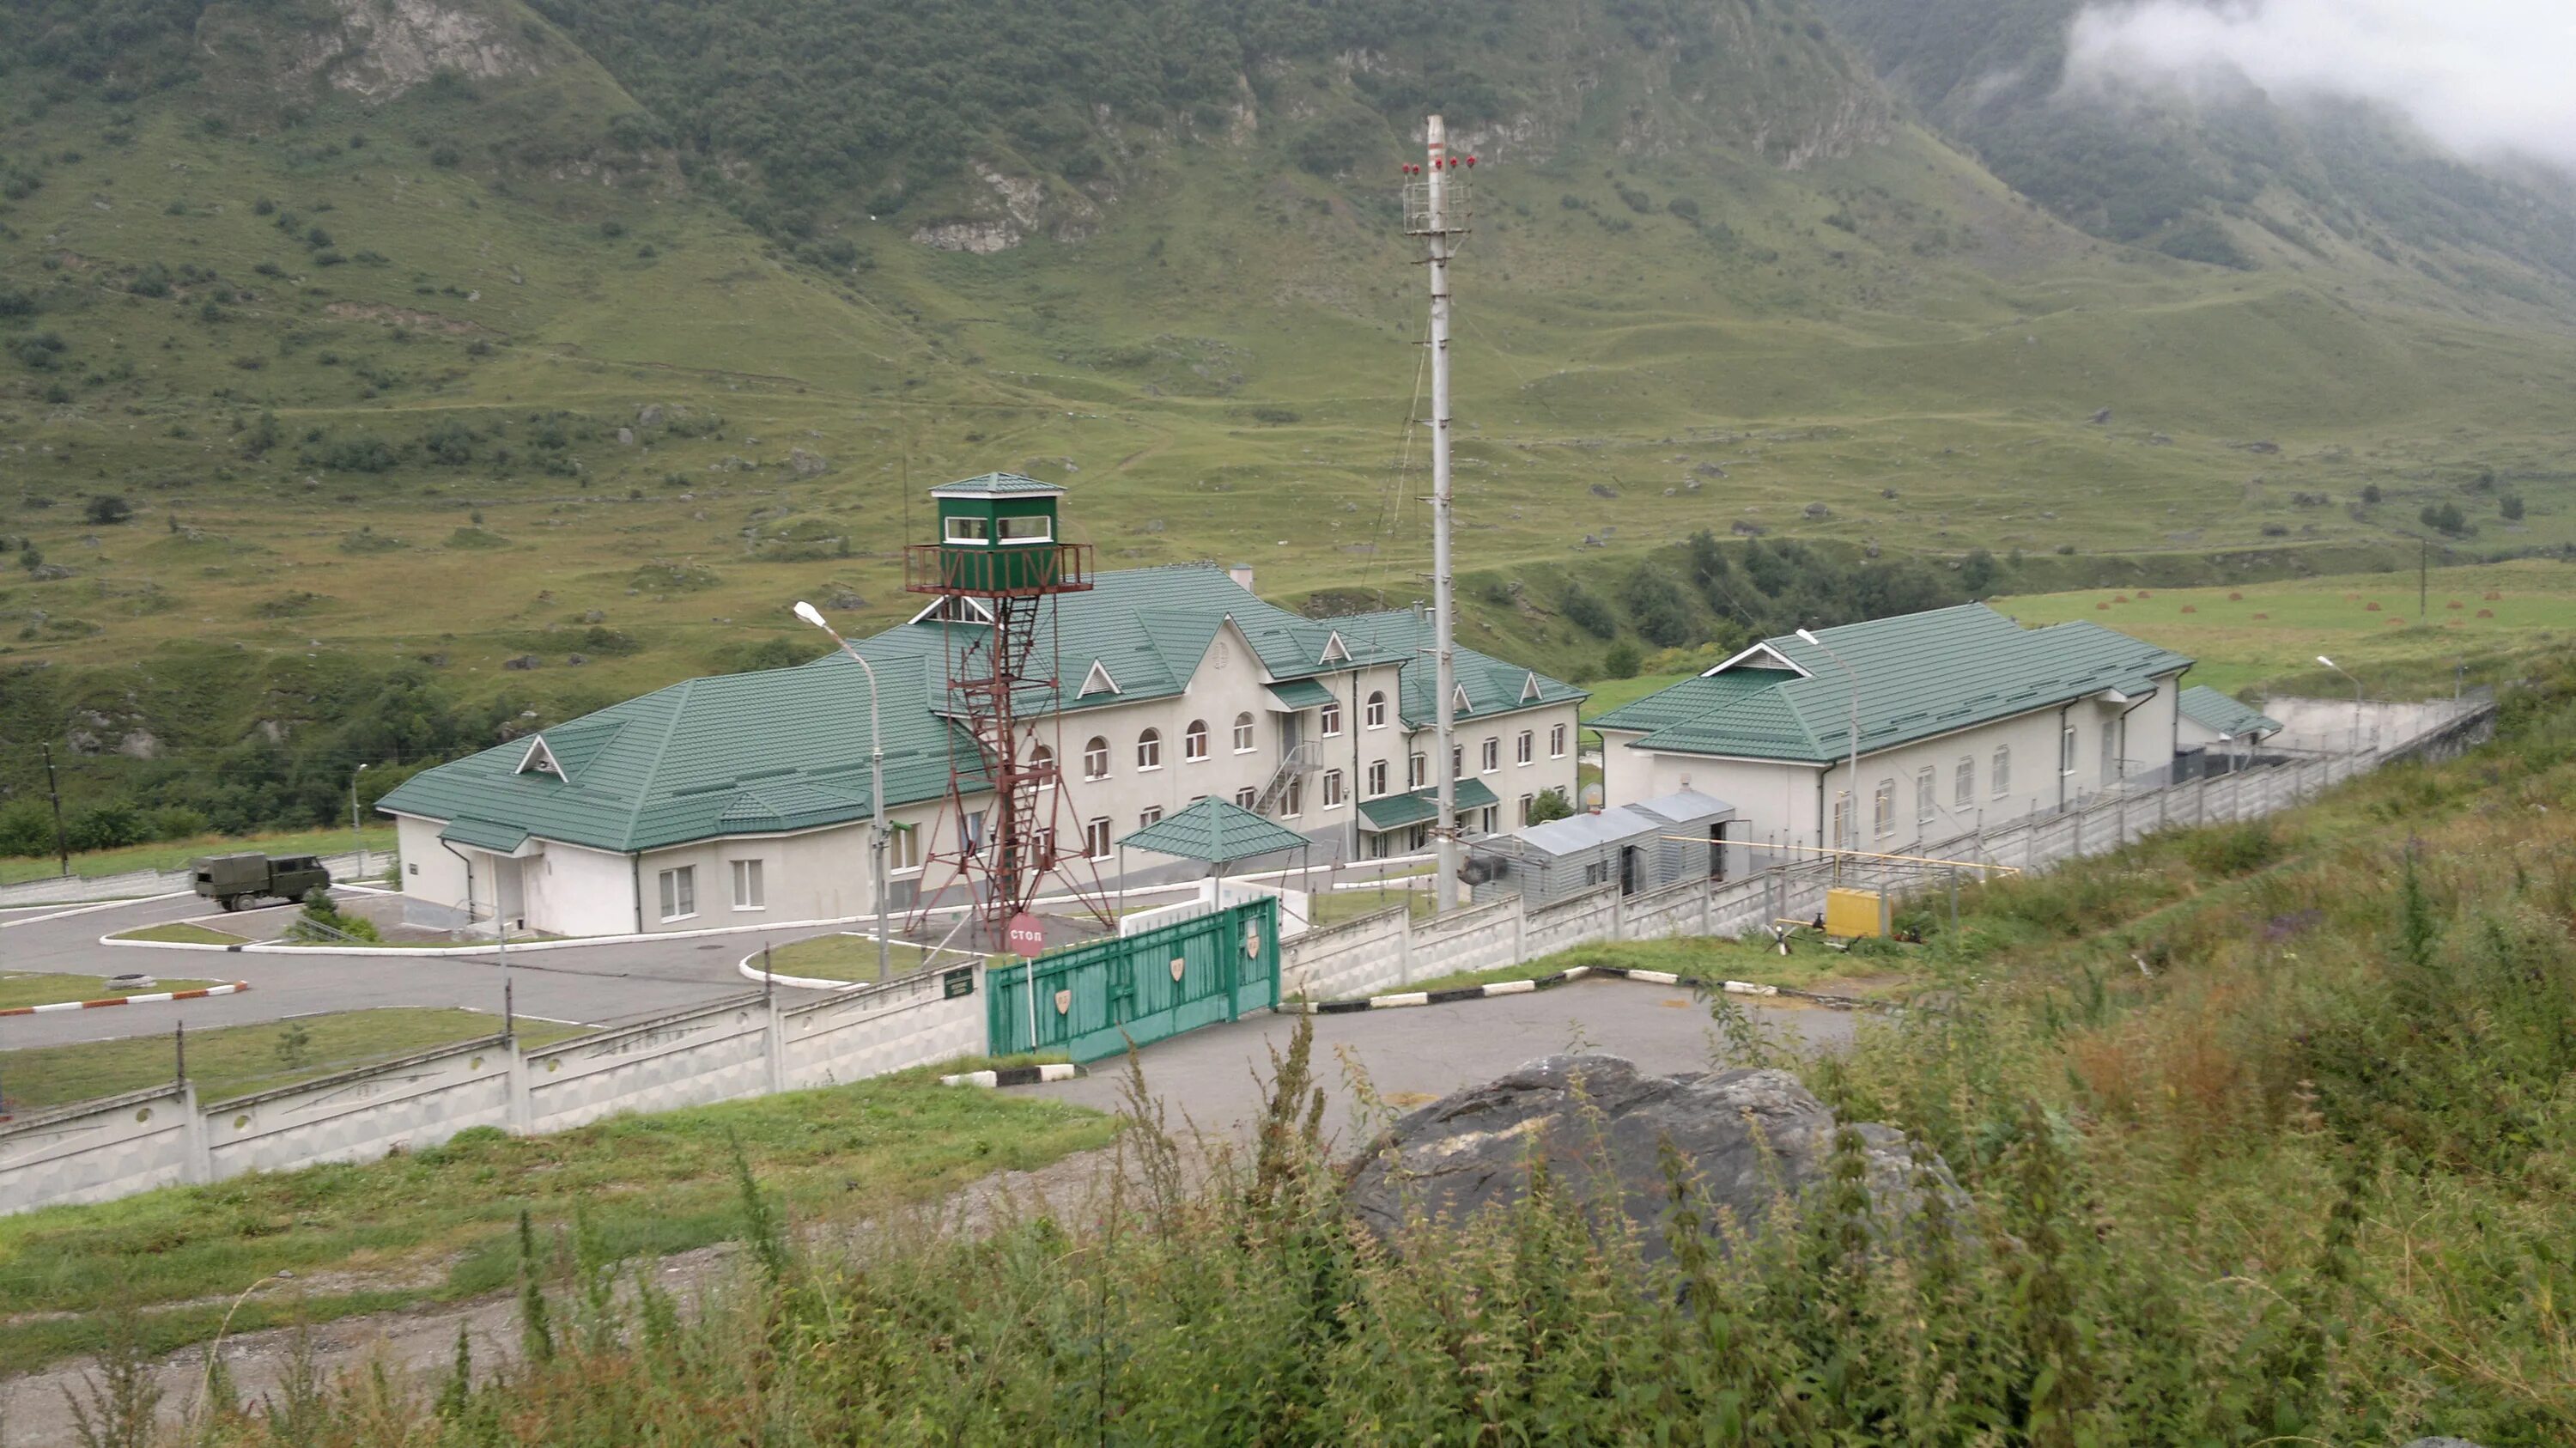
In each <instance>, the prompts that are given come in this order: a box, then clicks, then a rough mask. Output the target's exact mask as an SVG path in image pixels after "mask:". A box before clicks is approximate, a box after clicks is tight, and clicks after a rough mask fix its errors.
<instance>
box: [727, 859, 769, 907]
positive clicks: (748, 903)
mask: <svg viewBox="0 0 2576 1448" xmlns="http://www.w3.org/2000/svg"><path fill="white" fill-rule="evenodd" d="M732 873H733V908H735V909H736V910H766V909H768V908H769V892H768V891H767V890H766V889H765V888H763V886H764V883H765V882H764V881H762V879H761V873H762V872H761V868H760V861H758V860H736V861H734V862H733V872H732ZM746 885H748V886H749V887H750V888H749V889H745V888H744V886H746Z"/></svg>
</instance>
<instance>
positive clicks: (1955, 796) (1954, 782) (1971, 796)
mask: <svg viewBox="0 0 2576 1448" xmlns="http://www.w3.org/2000/svg"><path fill="white" fill-rule="evenodd" d="M1976 802H1977V756H1975V755H1973V754H1962V755H1960V756H1959V762H1958V763H1957V764H1956V765H1954V766H1952V768H1951V770H1950V803H1951V805H1952V806H1953V807H1955V808H1958V809H1966V808H1967V807H1969V806H1970V805H1973V804H1975V803H1976Z"/></svg>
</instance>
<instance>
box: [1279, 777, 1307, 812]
mask: <svg viewBox="0 0 2576 1448" xmlns="http://www.w3.org/2000/svg"><path fill="white" fill-rule="evenodd" d="M1305 812H1306V776H1304V775H1302V774H1292V775H1290V776H1288V787H1287V788H1286V789H1283V790H1281V791H1280V792H1279V817H1280V818H1281V819H1283V820H1293V819H1295V818H1297V817H1298V816H1299V815H1302V814H1304V813H1305Z"/></svg>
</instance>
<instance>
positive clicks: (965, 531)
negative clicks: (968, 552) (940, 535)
mask: <svg viewBox="0 0 2576 1448" xmlns="http://www.w3.org/2000/svg"><path fill="white" fill-rule="evenodd" d="M946 536H947V539H948V541H949V542H951V543H989V542H991V541H993V540H992V537H991V535H990V534H989V532H988V531H987V527H986V524H985V520H983V519H981V518H951V519H949V520H948V532H947V535H946Z"/></svg>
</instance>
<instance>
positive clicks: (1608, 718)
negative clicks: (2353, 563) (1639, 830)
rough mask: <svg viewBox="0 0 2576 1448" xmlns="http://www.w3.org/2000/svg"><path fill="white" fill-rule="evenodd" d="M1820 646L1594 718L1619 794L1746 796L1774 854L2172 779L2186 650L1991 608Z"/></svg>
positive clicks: (1912, 838) (1612, 790) (1749, 654)
mask: <svg viewBox="0 0 2576 1448" xmlns="http://www.w3.org/2000/svg"><path fill="white" fill-rule="evenodd" d="M1815 639H1816V642H1815V643H1809V642H1807V641H1806V640H1805V639H1803V638H1800V637H1798V636H1797V635H1795V634H1791V635H1785V636H1783V637H1780V638H1773V639H1765V640H1763V641H1762V642H1760V643H1758V644H1755V645H1753V646H1752V647H1751V648H1748V649H1746V650H1744V651H1743V652H1741V653H1739V654H1737V655H1736V656H1735V657H1733V658H1731V659H1728V660H1727V661H1725V662H1724V663H1721V664H1719V665H1717V666H1716V667H1715V668H1712V669H1710V670H1709V671H1708V672H1706V673H1704V674H1702V675H1700V676H1698V677H1696V678H1691V679H1685V680H1683V681H1682V682H1681V683H1678V684H1675V685H1673V686H1672V687H1670V688H1668V689H1664V690H1661V691H1659V692H1657V693H1654V694H1650V695H1648V696H1646V697H1645V698H1643V699H1639V700H1637V701H1635V702H1634V703H1630V704H1625V705H1622V706H1621V707H1619V708H1617V709H1613V710H1611V711H1610V712H1608V713H1606V714H1604V715H1602V716H1601V717H1600V718H1598V719H1595V720H1593V721H1592V727H1593V728H1595V729H1597V730H1599V731H1600V733H1601V741H1602V751H1601V754H1602V766H1601V768H1602V785H1603V799H1604V802H1605V803H1607V804H1611V805H1619V804H1628V803H1633V802H1636V801H1640V800H1647V799H1652V798H1654V797H1656V796H1658V795H1667V794H1671V793H1672V792H1674V791H1676V790H1685V789H1687V790H1696V791H1699V792H1700V793H1703V794H1708V795H1713V796H1715V797H1716V798H1719V799H1722V800H1724V801H1726V802H1727V803H1728V804H1729V805H1731V806H1732V807H1733V808H1734V810H1735V816H1736V820H1737V827H1738V829H1740V831H1741V836H1740V837H1741V838H1742V839H1743V840H1744V841H1745V842H1746V844H1747V845H1748V846H1750V847H1752V848H1753V849H1755V850H1757V851H1758V850H1760V849H1761V848H1762V847H1763V846H1764V845H1766V844H1768V845H1772V846H1775V847H1776V846H1802V847H1807V848H1810V849H1847V850H1867V851H1873V852H1877V853H1882V854H1909V853H1914V852H1916V851H1918V850H1919V849H1920V848H1921V847H1922V846H1923V845H1924V844H1926V843H1929V842H1932V841H1936V840H1944V839H1950V838H1953V837H1956V836H1958V835H1962V834H1966V833H1969V832H1970V831H1972V830H1974V829H1977V828H1978V827H1979V826H1980V825H1982V824H1983V823H1985V822H1988V821H1994V822H1998V823H2000V822H2001V821H2002V820H2005V819H2009V818H2015V817H2019V816H2023V815H2027V814H2031V813H2035V812H2044V811H2051V810H2056V809H2060V808H2063V807H2066V806H2070V805H2074V804H2078V803H2080V802H2082V801H2083V800H2084V799H2085V798H2086V797H2087V796H2090V795H2093V794H2096V793H2098V792H2100V791H2102V790H2105V789H2110V788H2114V787H2116V786H2119V785H2121V784H2123V783H2162V782H2164V781H2165V780H2167V779H2168V778H2170V777H2171V773H2172V766H2173V761H2174V756H2175V754H2176V752H2177V749H2178V747H2179V744H2178V732H2177V731H2178V728H2179V724H2178V720H2179V718H2180V714H2179V712H2178V710H2177V708H2176V702H2177V697H2178V695H2179V693H2180V681H2181V678H2182V674H2183V671H2184V670H2186V669H2188V668H2190V667H2191V664H2192V661H2191V660H2190V659H2189V658H2186V657H2184V656H2183V655H2181V654H2177V653H2173V652H2171V651H2169V650H2166V649H2161V648H2158V647H2156V646H2155V645H2153V644H2149V643H2144V642H2141V641H2139V640H2137V639H2133V638H2130V637H2129V636H2128V635H2126V634H2121V633H2115V632H2113V631H2112V630H2110V629H2106V628H2103V627H2100V626H2099V625H2096V624H2091V623H2063V624H2055V625H2051V626H2049V627H2046V628H2024V627H2022V626H2021V625H2020V624H2018V623H2015V622H2014V621H2013V620H2012V619H2010V618H2007V617H2005V616H2004V615H2002V614H2000V613H1997V612H1996V611H1994V610H1993V609H1991V608H1988V607H1986V606H1985V605H1983V604H1966V605H1962V606H1960V607H1957V608H1944V609H1935V610H1932V611H1931V612H1928V613H1916V614H1906V615H1902V616H1900V617H1896V618H1884V619H1876V620H1873V621H1871V622H1868V623H1857V624H1848V625H1845V626H1843V627H1840V628H1830V629H1822V630H1818V631H1816V633H1815ZM1855 715H1857V719H1858V727H1859V734H1860V740H1859V743H1860V749H1859V770H1858V775H1857V777H1855V775H1854V771H1853V765H1852V730H1853V721H1854V717H1855ZM1856 802H1857V803H1856Z"/></svg>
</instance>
